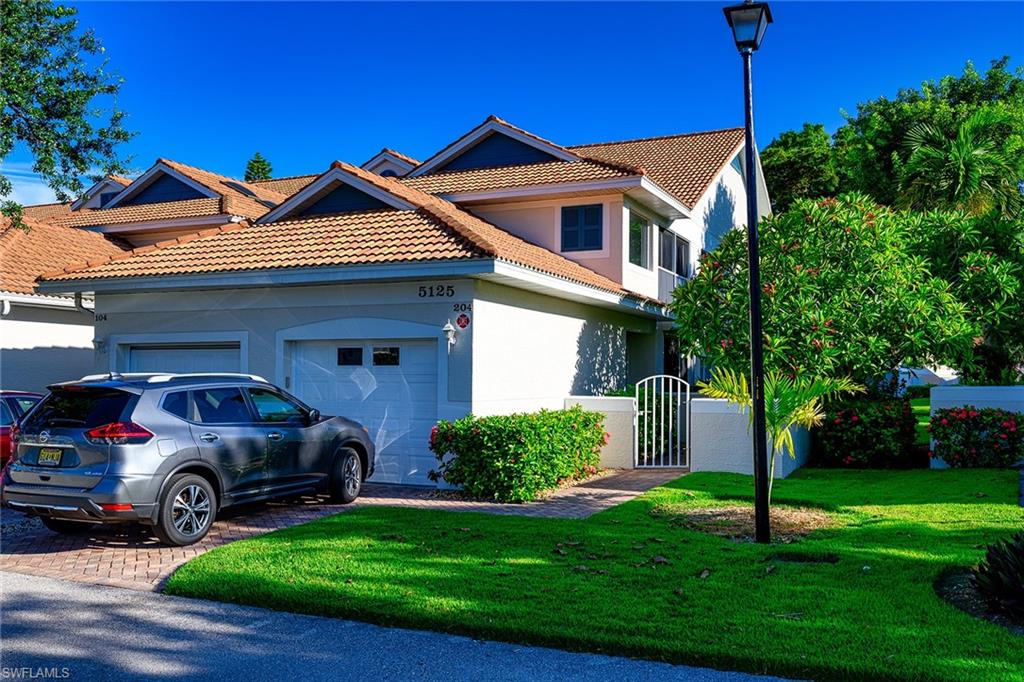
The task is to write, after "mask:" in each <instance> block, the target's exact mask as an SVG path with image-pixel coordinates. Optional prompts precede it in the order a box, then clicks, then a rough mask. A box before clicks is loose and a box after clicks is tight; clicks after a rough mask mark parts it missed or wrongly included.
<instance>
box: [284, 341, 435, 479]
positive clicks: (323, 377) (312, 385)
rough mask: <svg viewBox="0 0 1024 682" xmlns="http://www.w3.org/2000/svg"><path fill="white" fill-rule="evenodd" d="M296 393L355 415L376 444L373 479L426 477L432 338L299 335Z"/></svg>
mask: <svg viewBox="0 0 1024 682" xmlns="http://www.w3.org/2000/svg"><path fill="white" fill-rule="evenodd" d="M293 358H294V360H293V363H294V364H293V372H292V376H293V377H294V382H293V384H292V385H293V387H294V392H295V395H296V396H298V397H299V398H300V399H302V400H303V401H305V402H306V403H308V404H310V405H312V406H313V407H316V408H317V409H319V410H320V411H321V412H322V413H323V414H329V415H340V416H343V417H348V418H350V419H355V420H356V421H358V422H360V423H361V424H363V425H364V426H366V427H367V428H369V429H370V436H371V437H372V438H373V439H374V443H375V444H376V446H377V461H376V471H375V473H374V475H373V479H372V480H373V481H376V482H386V483H410V484H430V480H429V479H428V478H427V473H428V472H429V471H430V469H431V468H432V467H433V466H434V465H435V459H434V456H433V454H432V453H431V452H430V450H429V448H428V443H429V438H430V429H431V427H433V426H434V424H435V423H436V421H437V344H436V342H435V341H433V340H423V341H410V340H405V339H403V340H401V341H394V340H392V341H389V340H381V341H355V342H352V341H302V342H298V343H296V345H295V347H294V353H293Z"/></svg>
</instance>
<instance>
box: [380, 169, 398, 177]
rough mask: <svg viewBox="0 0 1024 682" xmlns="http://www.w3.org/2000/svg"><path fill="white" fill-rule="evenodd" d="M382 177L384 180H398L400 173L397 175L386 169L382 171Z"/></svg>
mask: <svg viewBox="0 0 1024 682" xmlns="http://www.w3.org/2000/svg"><path fill="white" fill-rule="evenodd" d="M380 175H381V177H383V178H397V177H398V173H396V172H395V171H394V170H392V169H391V168H385V169H384V170H382V171H381V172H380Z"/></svg>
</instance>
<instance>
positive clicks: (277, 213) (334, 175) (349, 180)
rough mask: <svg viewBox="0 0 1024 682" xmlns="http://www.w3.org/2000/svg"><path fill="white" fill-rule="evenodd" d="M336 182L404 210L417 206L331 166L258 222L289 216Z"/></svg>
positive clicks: (268, 221)
mask: <svg viewBox="0 0 1024 682" xmlns="http://www.w3.org/2000/svg"><path fill="white" fill-rule="evenodd" d="M334 182H341V183H344V184H346V185H349V186H351V187H354V188H356V189H357V190H359V191H360V192H363V193H365V194H368V195H370V196H371V197H373V198H374V199H378V200H380V201H383V202H384V203H385V204H388V205H389V206H393V207H394V208H397V209H399V210H402V211H413V210H415V209H416V208H417V207H416V206H414V205H413V204H410V203H409V202H407V201H404V200H402V199H399V198H398V197H396V196H395V195H393V194H391V193H390V192H387V191H385V190H382V189H380V188H379V187H377V186H376V185H373V184H371V183H369V182H367V181H366V180H362V179H360V178H357V177H356V176H354V175H352V174H351V173H349V172H348V171H345V170H342V169H341V168H331V169H330V170H329V171H327V172H326V173H324V174H323V175H321V176H320V177H319V178H317V179H316V180H314V181H313V182H311V183H309V184H308V185H306V186H305V187H303V188H302V189H301V190H299V191H298V192H296V193H295V194H293V195H292V196H291V197H289V198H288V199H286V200H285V201H284V202H282V203H281V205H279V206H278V207H277V208H275V209H273V210H271V211H269V212H268V213H267V214H266V215H264V216H263V217H262V218H260V219H259V220H257V221H256V222H257V223H272V222H275V221H278V220H281V219H282V218H285V217H287V215H288V213H289V212H290V211H292V210H294V209H296V208H299V207H301V206H302V205H303V204H305V203H306V202H307V201H309V200H310V199H311V198H312V197H313V196H315V195H316V194H317V193H318V192H320V191H321V190H323V189H325V188H327V187H328V186H329V185H331V184H332V183H334Z"/></svg>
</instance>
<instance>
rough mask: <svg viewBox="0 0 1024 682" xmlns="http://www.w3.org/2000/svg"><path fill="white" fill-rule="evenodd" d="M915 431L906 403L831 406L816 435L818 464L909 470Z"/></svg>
mask: <svg viewBox="0 0 1024 682" xmlns="http://www.w3.org/2000/svg"><path fill="white" fill-rule="evenodd" d="M915 428H916V420H915V418H914V414H913V412H912V411H911V409H910V401H909V400H906V399H901V398H864V399H859V400H847V401H834V402H831V403H829V404H827V405H826V406H825V418H824V420H822V425H821V427H820V428H819V429H818V434H817V435H818V452H819V456H820V459H821V464H823V465H824V466H831V467H850V468H858V469H864V468H868V469H891V468H906V467H910V466H913V464H914V453H915V447H914V440H915ZM922 457H923V454H922Z"/></svg>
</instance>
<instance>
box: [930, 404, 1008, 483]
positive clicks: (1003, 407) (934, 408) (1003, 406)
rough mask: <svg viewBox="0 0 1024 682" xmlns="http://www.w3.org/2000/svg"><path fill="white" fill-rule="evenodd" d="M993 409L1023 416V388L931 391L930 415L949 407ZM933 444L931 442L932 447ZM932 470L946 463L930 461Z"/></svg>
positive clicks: (939, 460) (935, 460) (941, 467)
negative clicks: (1018, 413)
mask: <svg viewBox="0 0 1024 682" xmlns="http://www.w3.org/2000/svg"><path fill="white" fill-rule="evenodd" d="M967 406H971V407H977V408H979V409H980V408H985V407H994V408H999V409H1001V410H1009V411H1011V412H1020V413H1022V414H1024V386H935V387H933V388H932V390H931V414H932V415H934V414H935V413H936V412H937V411H939V410H942V409H949V408H951V407H967ZM934 445H935V442H934V441H932V447H934ZM931 465H932V468H933V469H945V468H946V467H947V465H946V463H945V462H944V461H942V460H941V459H939V458H934V459H932V463H931Z"/></svg>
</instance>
